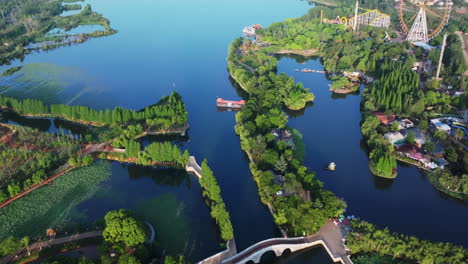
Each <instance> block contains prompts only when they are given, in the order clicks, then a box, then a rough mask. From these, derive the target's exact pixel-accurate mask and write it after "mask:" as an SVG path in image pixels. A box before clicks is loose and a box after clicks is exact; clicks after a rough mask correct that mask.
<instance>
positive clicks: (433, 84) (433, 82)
mask: <svg viewBox="0 0 468 264" xmlns="http://www.w3.org/2000/svg"><path fill="white" fill-rule="evenodd" d="M427 88H428V89H432V90H437V89H439V80H436V79H431V80H430V81H429V82H427Z"/></svg>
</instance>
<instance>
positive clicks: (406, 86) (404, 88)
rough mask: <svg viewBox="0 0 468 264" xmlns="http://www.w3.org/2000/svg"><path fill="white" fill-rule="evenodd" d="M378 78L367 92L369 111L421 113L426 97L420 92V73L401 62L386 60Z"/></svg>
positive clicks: (366, 98)
mask: <svg viewBox="0 0 468 264" xmlns="http://www.w3.org/2000/svg"><path fill="white" fill-rule="evenodd" d="M378 77H379V78H378V80H377V81H376V82H375V83H374V84H373V85H372V89H370V91H369V93H368V94H366V96H365V98H364V100H365V107H366V110H369V111H392V112H393V113H396V114H421V113H422V112H423V111H424V101H422V102H421V101H418V98H422V97H424V95H423V94H422V92H418V88H419V75H418V74H417V73H416V72H414V71H412V70H411V69H409V68H408V67H406V66H405V65H404V64H402V63H399V62H394V61H391V62H387V61H386V62H384V63H383V64H381V66H380V67H379V73H378Z"/></svg>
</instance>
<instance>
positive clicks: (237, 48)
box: [228, 38, 314, 110]
mask: <svg viewBox="0 0 468 264" xmlns="http://www.w3.org/2000/svg"><path fill="white" fill-rule="evenodd" d="M248 43H249V41H248V40H244V39H242V38H240V39H236V40H235V41H234V42H233V43H232V44H231V45H230V47H229V54H228V67H229V72H230V73H231V76H232V77H233V78H235V80H236V81H237V82H238V83H239V84H240V86H241V87H242V88H243V89H244V90H245V91H247V92H248V93H250V94H252V93H257V91H258V90H259V89H265V88H267V87H275V88H276V89H274V90H275V94H273V92H269V93H268V94H267V96H278V98H279V100H280V101H281V103H283V104H284V105H285V106H286V107H288V108H290V109H293V110H299V109H302V108H304V107H305V105H306V103H307V102H312V101H313V100H314V95H313V94H312V93H310V92H309V90H308V89H305V88H304V86H303V85H302V84H301V83H298V84H296V83H294V78H292V77H289V78H288V77H287V76H286V75H285V74H280V75H277V74H276V66H277V64H278V60H277V59H276V58H275V57H272V56H270V55H269V53H268V51H267V49H255V48H253V47H252V46H251V45H250V44H248ZM246 45H247V47H246Z"/></svg>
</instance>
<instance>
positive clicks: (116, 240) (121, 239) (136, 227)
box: [103, 209, 146, 248]
mask: <svg viewBox="0 0 468 264" xmlns="http://www.w3.org/2000/svg"><path fill="white" fill-rule="evenodd" d="M104 220H105V225H106V228H105V229H104V232H103V236H104V239H105V240H106V241H107V242H109V243H111V244H114V245H117V246H125V247H130V248H131V247H136V246H138V245H139V244H142V243H143V242H145V239H146V233H145V227H144V224H143V223H141V222H140V221H138V220H136V219H135V218H134V216H133V214H132V213H131V212H130V211H128V210H124V209H120V210H115V211H110V212H108V213H107V214H106V216H105V217H104Z"/></svg>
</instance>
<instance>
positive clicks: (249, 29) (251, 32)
mask: <svg viewBox="0 0 468 264" xmlns="http://www.w3.org/2000/svg"><path fill="white" fill-rule="evenodd" d="M242 33H244V34H246V35H255V28H254V27H252V26H248V27H245V28H244V30H242Z"/></svg>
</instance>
